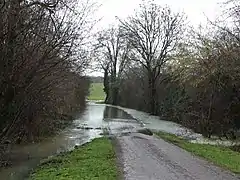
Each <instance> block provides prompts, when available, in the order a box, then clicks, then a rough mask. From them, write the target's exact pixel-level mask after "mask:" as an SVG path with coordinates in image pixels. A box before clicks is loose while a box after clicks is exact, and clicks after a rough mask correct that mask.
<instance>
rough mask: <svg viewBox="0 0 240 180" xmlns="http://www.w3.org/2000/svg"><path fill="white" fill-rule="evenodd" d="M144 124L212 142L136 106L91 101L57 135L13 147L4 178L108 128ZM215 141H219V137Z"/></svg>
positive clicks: (0, 173) (23, 174)
mask: <svg viewBox="0 0 240 180" xmlns="http://www.w3.org/2000/svg"><path fill="white" fill-rule="evenodd" d="M143 127H145V128H149V129H151V130H153V131H154V130H155V131H165V132H169V133H172V134H176V135H181V136H183V137H186V138H187V139H188V140H190V141H192V142H198V143H199V142H200V143H211V141H209V140H206V139H204V138H203V137H202V136H201V135H200V134H196V133H194V132H192V131H191V130H189V129H187V128H185V127H182V126H181V125H179V124H176V123H173V122H169V121H163V120H160V119H159V117H156V116H150V115H149V114H147V113H144V112H141V111H137V110H133V109H128V108H123V107H117V106H110V105H104V104H95V103H93V102H89V103H88V106H87V109H86V110H85V112H84V113H83V114H82V115H81V116H80V117H79V118H77V119H76V120H74V121H73V123H72V124H71V125H70V126H69V127H68V128H66V129H65V130H63V131H62V132H60V133H59V134H58V135H56V136H55V137H51V138H49V139H46V140H44V141H42V142H40V143H35V144H30V145H22V146H20V145H18V146H15V147H13V148H12V151H11V156H10V159H11V160H12V162H13V165H12V166H11V167H9V168H3V169H0V179H1V180H2V179H3V180H8V179H10V180H15V179H16V180H21V179H26V178H27V177H28V175H29V172H30V171H31V170H32V169H34V168H35V167H36V166H37V165H38V164H39V162H40V161H41V160H42V159H44V158H47V157H49V156H51V155H55V154H57V153H60V152H63V151H69V150H72V149H73V148H74V147H75V146H76V145H77V146H79V145H82V144H84V143H86V142H89V141H91V140H93V139H95V138H97V137H101V136H102V134H103V133H104V132H105V131H107V132H108V133H109V134H110V135H111V134H112V135H115V136H118V135H121V134H122V133H129V132H136V131H137V130H138V129H141V128H143ZM212 143H215V144H216V141H213V142H212Z"/></svg>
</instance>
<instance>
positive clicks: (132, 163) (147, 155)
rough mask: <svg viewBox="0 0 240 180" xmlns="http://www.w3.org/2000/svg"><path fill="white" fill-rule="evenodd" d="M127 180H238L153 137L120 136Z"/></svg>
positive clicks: (120, 157) (119, 151)
mask: <svg viewBox="0 0 240 180" xmlns="http://www.w3.org/2000/svg"><path fill="white" fill-rule="evenodd" d="M117 142H118V149H119V150H118V153H117V154H118V155H117V156H118V158H119V161H120V164H121V166H122V171H123V176H124V179H126V180H239V179H240V178H239V177H237V176H236V175H234V174H232V173H230V172H228V171H226V170H223V169H221V168H219V167H216V166H214V165H212V164H211V163H209V162H207V161H205V160H203V159H201V158H198V157H195V156H193V155H191V153H189V152H187V151H185V150H183V149H181V148H179V147H177V146H175V145H172V144H170V143H167V142H165V141H164V140H162V139H159V138H157V137H154V136H146V135H143V134H139V133H132V134H130V135H126V136H120V137H117Z"/></svg>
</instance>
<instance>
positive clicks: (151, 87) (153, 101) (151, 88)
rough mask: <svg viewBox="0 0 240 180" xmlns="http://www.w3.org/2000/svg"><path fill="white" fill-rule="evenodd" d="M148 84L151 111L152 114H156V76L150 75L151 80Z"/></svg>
mask: <svg viewBox="0 0 240 180" xmlns="http://www.w3.org/2000/svg"><path fill="white" fill-rule="evenodd" d="M148 83H149V84H148V85H149V112H150V113H151V114H152V115H156V114H157V104H156V102H157V100H156V98H157V93H156V82H155V80H154V77H153V76H152V75H151V76H150V77H149V81H148Z"/></svg>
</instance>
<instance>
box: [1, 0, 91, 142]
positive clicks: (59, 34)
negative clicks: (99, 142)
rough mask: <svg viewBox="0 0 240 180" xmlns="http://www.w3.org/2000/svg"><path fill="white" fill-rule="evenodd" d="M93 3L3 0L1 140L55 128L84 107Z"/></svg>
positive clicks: (53, 0)
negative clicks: (86, 42) (86, 47)
mask: <svg viewBox="0 0 240 180" xmlns="http://www.w3.org/2000/svg"><path fill="white" fill-rule="evenodd" d="M90 12H91V8H90V4H86V3H84V2H83V1H81V2H80V3H77V2H74V1H71V0H44V1H41V0H36V1H27V0H18V1H16V0H1V3H0V139H1V142H3V141H5V140H6V139H10V140H13V141H14V140H17V141H21V140H22V139H23V138H26V139H29V138H30V139H32V138H33V137H36V136H37V137H38V136H39V135H42V134H45V135H46V133H49V132H53V131H54V130H55V129H56V128H58V127H59V126H60V125H61V122H62V121H60V120H61V119H62V120H64V119H69V118H70V116H71V115H72V114H73V113H74V112H75V111H76V109H83V107H84V105H85V96H86V95H87V93H88V80H87V79H86V78H84V77H83V76H82V72H83V70H84V68H85V66H86V65H87V64H88V59H87V52H86V51H85V50H84V45H85V38H86V37H87V36H86V35H87V34H85V33H86V32H89V28H90V26H89V21H88V15H89V13H90Z"/></svg>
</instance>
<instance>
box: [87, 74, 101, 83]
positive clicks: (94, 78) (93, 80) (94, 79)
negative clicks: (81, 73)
mask: <svg viewBox="0 0 240 180" xmlns="http://www.w3.org/2000/svg"><path fill="white" fill-rule="evenodd" d="M88 78H89V80H90V82H91V83H103V77H101V76H88Z"/></svg>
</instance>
